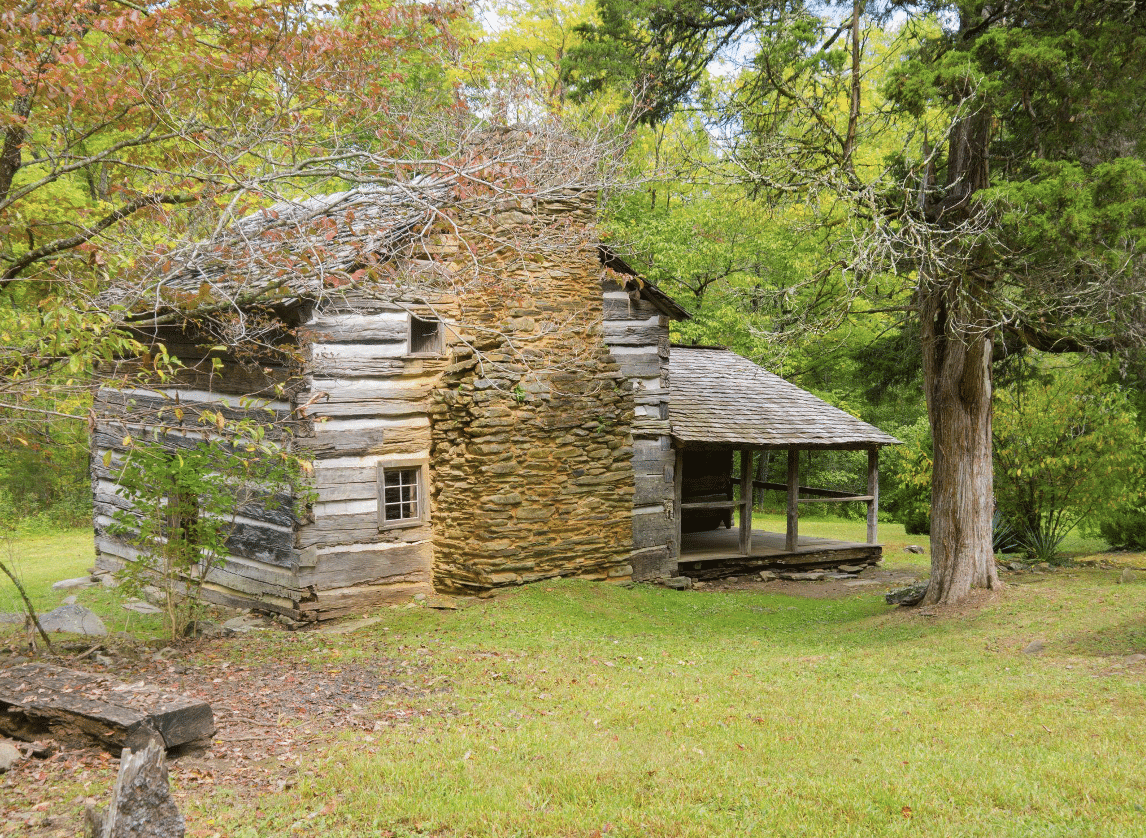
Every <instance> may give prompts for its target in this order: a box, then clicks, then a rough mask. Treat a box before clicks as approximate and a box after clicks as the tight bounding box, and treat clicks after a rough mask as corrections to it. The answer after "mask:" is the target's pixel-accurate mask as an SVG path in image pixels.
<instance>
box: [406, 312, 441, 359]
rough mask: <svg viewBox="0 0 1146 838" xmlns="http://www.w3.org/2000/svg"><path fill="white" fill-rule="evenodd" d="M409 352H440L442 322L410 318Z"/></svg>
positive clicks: (413, 353)
mask: <svg viewBox="0 0 1146 838" xmlns="http://www.w3.org/2000/svg"><path fill="white" fill-rule="evenodd" d="M410 354H411V355H440V354H442V324H441V323H440V322H439V321H437V320H423V319H422V318H420V317H411V318H410Z"/></svg>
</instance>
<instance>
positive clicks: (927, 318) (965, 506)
mask: <svg viewBox="0 0 1146 838" xmlns="http://www.w3.org/2000/svg"><path fill="white" fill-rule="evenodd" d="M960 285H961V284H960V283H959V282H958V281H955V282H953V283H950V284H945V285H942V286H939V287H936V286H935V285H931V284H929V286H930V287H928V286H924V288H922V289H921V291H920V300H919V302H920V316H921V320H922V327H923V380H924V388H925V390H926V393H927V414H928V418H929V419H930V422H931V434H932V441H933V443H934V449H935V459H934V468H933V471H932V478H931V584H930V585H929V586H928V588H927V593H926V594H925V595H924V598H923V603H922V604H924V605H931V604H934V603H952V602H958V601H959V600H960V599H962V598H964V597H965V596H967V594H968V593H970V591H971V589H972V588H996V587H998V586H999V577H998V573H997V572H996V570H995V556H994V551H993V548H992V543H991V542H992V538H991V519H992V517H993V513H994V485H993V474H992V456H991V337H990V334H989V333H988V332H985V331H979V330H976V329H974V328H970V327H968V326H967V325H966V324H967V322H968V320H973V318H967V317H966V314H967V313H968V312H967V311H966V308H965V304H966V300H967V296H966V289H963V288H961V287H960ZM961 307H963V308H962V310H960V308H961Z"/></svg>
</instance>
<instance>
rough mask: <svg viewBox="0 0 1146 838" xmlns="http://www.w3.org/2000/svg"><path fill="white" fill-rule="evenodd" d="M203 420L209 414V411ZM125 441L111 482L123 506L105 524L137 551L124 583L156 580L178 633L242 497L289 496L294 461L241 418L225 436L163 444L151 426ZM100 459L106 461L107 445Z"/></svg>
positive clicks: (250, 501)
mask: <svg viewBox="0 0 1146 838" xmlns="http://www.w3.org/2000/svg"><path fill="white" fill-rule="evenodd" d="M218 418H219V420H220V422H221V421H222V417H221V415H220V416H218ZM204 420H205V421H208V422H211V421H214V420H213V417H212V415H211V414H210V413H209V412H205V413H204ZM127 441H128V442H129V443H130V448H129V453H128V455H127V456H126V458H125V459H124V460H123V462H122V463H120V464H119V467H118V469H117V486H118V492H119V494H120V496H121V497H122V498H123V499H124V500H125V501H127V503H128V504H129V505H130V508H129V509H124V510H119V511H118V512H117V513H116V514H115V516H114V522H113V524H112V525H111V526H110V527H109V531H110V532H112V533H113V534H114V535H118V536H120V537H122V538H124V539H125V540H126V541H128V542H129V543H131V544H132V545H133V546H134V547H135V548H136V549H137V550H138V551H139V554H138V556H137V558H136V559H135V560H134V561H130V562H128V563H127V564H126V566H125V569H124V572H123V576H124V579H125V581H126V583H127V585H128V587H129V589H130V588H135V589H139V588H142V587H143V586H144V585H147V584H156V583H158V584H159V585H160V587H161V588H162V590H163V592H164V598H165V609H164V610H165V619H166V624H167V630H168V632H169V633H170V636H171V637H172V638H175V637H179V636H182V635H183V633H184V632H185V631H186V630H187V627H188V625H189V624H192V623H194V621H195V620H196V619H197V617H198V614H199V611H200V608H201V597H202V588H203V584H204V582H205V581H206V579H207V576H208V574H209V573H210V571H211V569H212V568H213V567H216V566H218V565H219V564H221V562H222V560H223V559H224V557H225V555H226V550H227V540H228V538H229V537H230V535H231V533H232V532H233V530H234V525H235V519H236V516H237V515H238V514H239V513H240V511H241V510H243V509H244V508H245V507H248V506H249V505H254V506H260V507H262V508H274V506H275V505H276V503H278V501H277V500H276V497H278V496H281V493H282V492H283V491H284V488H285V490H286V493H287V496H288V497H289V496H291V495H292V494H293V493H294V491H295V488H296V487H298V486H299V485H300V482H301V475H302V466H301V464H300V463H299V462H298V461H297V460H295V459H294V458H293V457H292V456H290V455H289V454H287V453H286V452H285V451H283V450H282V449H281V448H280V447H278V446H277V445H275V444H273V443H271V442H268V441H267V439H266V429H265V427H263V426H261V425H259V424H257V423H254V422H251V421H248V420H243V421H241V422H240V423H238V426H237V427H236V428H235V429H234V432H233V433H232V434H231V435H229V436H228V437H227V438H226V439H224V438H222V437H219V436H205V437H204V438H202V439H199V440H197V441H196V442H195V443H194V444H193V445H191V446H190V447H178V448H174V447H172V446H171V445H170V444H164V440H163V439H162V438H161V437H159V435H158V434H156V437H155V438H154V439H152V440H145V439H134V438H131V437H128V438H127ZM107 459H108V462H107V465H112V462H111V457H110V452H109V456H108V458H107Z"/></svg>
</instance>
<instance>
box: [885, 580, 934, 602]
mask: <svg viewBox="0 0 1146 838" xmlns="http://www.w3.org/2000/svg"><path fill="white" fill-rule="evenodd" d="M926 593H927V583H926V582H916V583H915V584H914V585H908V586H907V587H906V588H896V589H895V590H894V591H888V592H887V593H886V594H884V596H883V598H884V600H885V601H886V602H887V604H888V605H918V604H919V603H920V602H921V601H922V600H923V595H924V594H926Z"/></svg>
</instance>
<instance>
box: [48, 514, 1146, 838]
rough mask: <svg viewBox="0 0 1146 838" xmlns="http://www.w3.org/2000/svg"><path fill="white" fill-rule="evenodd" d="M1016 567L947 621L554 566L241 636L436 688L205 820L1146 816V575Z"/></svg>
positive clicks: (657, 821) (210, 804)
mask: <svg viewBox="0 0 1146 838" xmlns="http://www.w3.org/2000/svg"><path fill="white" fill-rule="evenodd" d="M821 526H823V527H824V529H823V530H819V529H818V528H819V527H821ZM847 526H851V525H845V527H847ZM856 526H860V525H858V524H857V525H856ZM802 531H804V532H807V533H809V534H813V535H816V534H820V533H821V532H822V533H823V534H825V535H832V536H834V537H837V538H850V537H851V536H850V535H849V534H848V533H850V530H847V529H841V528H840V527H839V526H838V522H835V523H823V524H815V523H813V522H805V524H804V526H802ZM881 531H882V534H883V538H884V543H885V544H886V545H888V549H889V556H888V562H889V563H895V564H902V563H910V562H919V561H920V557H916V556H911V555H910V554H904V553H902V552H901V550H900V551H899V552H895V551H894V546H895V545H900V546H901V545H903V544H907V543H918V544H920V545H921V546H924V547H927V542H926V539H924V538H921V537H917V536H910V537H908V536H904V535H903V533H902V530H898V531H896V529H895V528H894V527H888V526H883V527H881ZM45 549H46V550H47V549H48V548H45ZM1130 558H1131V559H1132V563H1135V562H1136V563H1137V564H1138V565H1140V566H1141V565H1146V556H1142V555H1138V556H1136V557H1130ZM923 560H924V561H925V557H924V559H923ZM49 575H50V576H54V577H58V576H60V575H63V574H61V573H57V574H49ZM1017 578H1019V579H1022V583H1021V584H1018V583H1016V584H1011V585H1009V586H1008V587H1007V588H1006V589H1005V591H1004V592H1002V593H1001V594H1000V595H999V596H998V597H997V598H996V599H994V600H993V601H991V602H988V603H986V604H985V605H982V606H981V607H977V608H968V609H966V610H965V611H964V612H963V613H960V614H956V615H951V616H945V617H939V618H936V617H927V616H923V615H920V614H918V613H916V612H911V611H906V612H905V611H900V610H894V609H891V608H890V607H888V606H887V605H885V604H884V602H883V600H882V599H881V598H880V597H879V596H878V595H875V594H872V593H858V594H857V595H855V596H853V597H849V598H846V599H841V600H825V599H805V598H798V597H786V596H779V595H774V594H767V593H747V592H745V593H714V592H703V591H683V592H677V591H670V590H666V589H662V588H655V587H651V586H644V585H638V586H634V587H631V588H623V587H619V586H611V585H605V584H591V583H584V582H579V581H558V582H553V583H541V584H536V585H533V586H529V587H525V588H521V589H518V590H515V591H513V592H510V593H505V594H500V595H499V596H498V597H497V598H495V599H493V600H489V601H482V602H479V603H478V604H476V605H474V606H472V607H470V608H466V609H464V610H461V611H437V610H431V609H423V608H418V609H413V610H406V609H401V610H390V609H384V610H382V611H380V612H378V613H379V614H380V615H381V616H382V617H383V620H382V622H381V623H379V624H377V625H374V626H371V627H369V628H365V629H361V630H359V631H357V632H354V633H351V634H345V635H332V634H306V633H301V634H286V633H281V634H271V635H269V636H260V637H256V638H245V639H235V640H232V641H230V644H229V645H228V646H227V647H226V649H227V650H228V651H227V653H228V654H231V655H233V656H234V657H235V659H236V660H243V661H251V660H256V659H262V660H266V661H278V662H283V661H286V660H288V659H293V660H300V659H305V660H307V661H310V662H312V663H316V664H321V665H323V666H325V667H349V666H355V665H359V664H360V663H361V664H363V665H368V664H369V663H370V661H372V660H374V659H376V658H379V657H386V658H391V659H396V660H398V661H404V662H407V663H408V664H409V671H410V673H411V675H410V678H411V681H412V682H414V683H417V684H419V685H422V686H426V685H432V691H431V692H429V693H428V694H419V695H410V696H404V695H401V694H399V695H398V697H397V699H395V698H394V696H393V695H392V694H391V695H390V696H388V697H386V700H384V701H383V702H382V703H381V704H380V705H379V706H378V707H376V708H373V710H374V711H375V712H378V713H379V718H380V719H382V718H383V716H382V711H383V710H386V709H388V710H393V709H394V708H395V700H397V702H398V703H397V706H398V707H399V708H400V709H402V710H403V711H404V715H402V716H401V717H397V718H395V717H394V716H393V715H390V716H388V717H386V718H387V721H386V722H385V723H384V724H380V726H379V727H378V728H377V729H376V730H375V731H373V732H371V733H363V732H362V731H358V732H355V733H352V734H346V735H344V736H343V737H341V738H334V739H322V740H319V741H318V742H315V743H314V744H313V745H312V746H311V750H310V751H309V752H308V753H307V754H306V756H305V758H304V760H303V769H304V770H303V771H302V772H301V773H300V775H299V780H298V783H297V785H295V786H294V787H292V788H287V789H285V790H283V791H281V792H274V791H270V790H268V791H267V793H266V794H264V795H262V796H261V797H259V798H257V799H255V800H252V801H250V802H241V801H240V800H239V799H238V798H236V797H235V795H233V794H230V793H228V791H227V790H226V789H219V790H217V791H216V792H215V793H213V794H212V793H208V792H204V791H202V789H201V788H196V789H195V790H194V792H195V793H194V795H193V796H192V797H191V798H189V800H188V805H187V806H186V813H187V815H188V819H189V835H192V836H194V835H205V836H206V835H211V834H227V835H235V836H282V835H289V836H309V835H313V836H324V838H325V837H326V836H359V835H401V836H411V835H433V836H462V835H466V836H471V835H472V836H586V838H588V836H604V835H610V836H649V835H652V836H662V835H663V836H711V835H722V836H723V835H727V836H743V835H761V836H772V835H775V836H801V835H807V836H883V835H890V836H991V837H992V838H994V836H1024V838H1025V836H1143V835H1146V771H1144V770H1143V765H1146V664H1143V663H1141V662H1133V661H1128V660H1127V656H1129V655H1131V654H1133V653H1146V583H1144V582H1138V583H1132V584H1125V585H1122V584H1116V578H1117V574H1116V572H1115V571H1112V570H1100V569H1090V568H1086V569H1071V570H1065V571H1060V572H1056V573H1051V574H1042V575H1035V574H1026V575H1024V576H1022V577H1017ZM860 590H861V591H862V590H863V589H860ZM1033 640H1042V641H1044V643H1045V650H1044V651H1043V652H1042V653H1041V654H1038V655H1031V654H1025V653H1023V651H1022V649H1023V648H1024V647H1025V646H1027V644H1028V643H1030V642H1031V641H1033ZM217 652H218V647H215V653H217ZM187 659H188V660H194V654H190V655H189V656H188V658H187ZM318 677H320V676H318ZM380 698H383V696H381V695H380ZM220 824H226V825H227V826H226V829H224V830H223V831H222V832H221V833H220V832H217V830H218V829H219V828H220V827H219V826H218V825H220Z"/></svg>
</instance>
